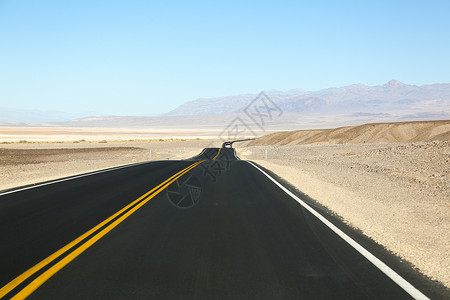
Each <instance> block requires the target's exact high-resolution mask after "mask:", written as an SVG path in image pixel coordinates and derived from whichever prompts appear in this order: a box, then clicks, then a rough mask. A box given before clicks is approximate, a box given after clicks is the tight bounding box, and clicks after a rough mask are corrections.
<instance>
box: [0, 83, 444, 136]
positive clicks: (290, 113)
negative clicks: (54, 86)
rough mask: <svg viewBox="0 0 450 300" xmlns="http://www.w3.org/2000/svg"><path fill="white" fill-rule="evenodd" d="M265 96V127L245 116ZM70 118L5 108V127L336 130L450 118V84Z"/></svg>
mask: <svg viewBox="0 0 450 300" xmlns="http://www.w3.org/2000/svg"><path fill="white" fill-rule="evenodd" d="M261 95H262V96H263V98H265V99H266V100H267V101H270V102H272V104H273V105H275V107H276V110H277V112H276V113H277V116H278V118H273V119H272V118H271V119H267V118H266V123H265V124H264V128H263V129H262V128H261V126H259V125H258V124H256V123H255V122H256V121H257V120H255V119H252V118H251V116H250V115H249V114H245V110H246V107H249V105H250V106H251V105H254V106H255V107H256V109H258V107H259V108H261V104H262V103H261V102H258V101H255V102H252V101H253V100H255V99H256V98H257V97H258V96H260V97H261ZM266 96H267V98H266ZM258 99H260V98H258ZM267 101H266V102H267ZM253 108H254V107H253ZM247 112H248V111H247ZM71 116H73V115H71V114H64V113H60V112H54V113H52V112H33V111H20V110H11V109H10V110H8V109H4V108H3V109H2V108H1V107H0V126H68V127H122V128H129V127H135V128H137V127H142V128H155V129H156V128H158V129H164V128H172V129H176V128H178V129H188V128H203V129H208V130H209V129H214V128H216V129H220V128H225V127H226V126H227V124H230V123H231V122H233V120H234V119H235V118H236V117H237V116H239V118H241V119H242V120H243V121H244V122H246V123H247V124H249V123H253V124H254V125H256V127H259V129H262V130H263V131H265V130H290V129H299V128H301V129H309V128H332V127H335V126H347V125H358V124H364V123H369V122H396V121H419V120H445V119H450V83H443V84H430V85H421V86H416V85H407V84H404V83H401V82H399V81H396V80H391V81H389V82H388V83H386V84H384V85H377V86H367V85H363V84H353V85H349V86H344V87H340V88H327V89H322V90H319V91H315V92H308V91H305V90H302V89H293V90H288V91H277V90H269V91H266V92H264V94H243V95H235V96H225V97H217V98H201V99H197V100H194V101H189V102H186V103H184V104H182V105H180V106H179V107H178V108H176V109H175V110H173V111H171V112H168V113H166V114H164V115H160V116H140V117H137V116H98V115H93V116H90V117H82V118H80V117H79V116H77V118H70V117H71ZM199 116H201V117H199ZM280 116H281V117H280ZM13 122H15V123H13ZM24 122H27V123H24ZM30 122H31V123H30ZM32 122H34V123H32ZM36 122H40V123H36Z"/></svg>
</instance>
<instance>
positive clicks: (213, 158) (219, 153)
mask: <svg viewBox="0 0 450 300" xmlns="http://www.w3.org/2000/svg"><path fill="white" fill-rule="evenodd" d="M220 150H222V148H219V152H217V154H216V156H214V158H213V160H216V158H217V156H219V154H220Z"/></svg>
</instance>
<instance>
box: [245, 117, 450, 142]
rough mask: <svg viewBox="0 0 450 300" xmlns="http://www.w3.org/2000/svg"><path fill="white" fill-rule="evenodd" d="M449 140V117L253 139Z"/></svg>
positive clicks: (335, 140)
mask: <svg viewBox="0 0 450 300" xmlns="http://www.w3.org/2000/svg"><path fill="white" fill-rule="evenodd" d="M449 140H450V120H444V121H419V122H401V123H376V124H364V125H360V126H348V127H340V128H336V129H319V130H297V131H287V132H277V133H272V134H268V135H265V136H263V137H260V138H258V139H256V140H255V141H253V142H251V143H250V144H249V146H259V145H306V144H345V143H393V142H400V143H406V142H430V141H449Z"/></svg>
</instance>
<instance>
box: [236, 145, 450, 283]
mask: <svg viewBox="0 0 450 300" xmlns="http://www.w3.org/2000/svg"><path fill="white" fill-rule="evenodd" d="M264 150H268V161H266V160H264V156H265V155H264V154H265V152H264ZM237 153H238V155H239V157H240V158H241V159H249V160H253V161H255V162H257V163H259V164H260V165H262V166H263V167H265V168H267V169H269V170H271V171H273V172H274V173H276V174H277V175H279V176H280V177H282V178H284V179H286V180H287V181H288V182H290V183H291V184H292V185H294V186H295V187H297V188H298V190H300V191H302V192H304V193H305V194H307V195H309V196H310V197H311V198H313V199H315V200H317V201H318V202H320V203H321V204H323V205H325V206H326V207H328V208H329V209H330V210H332V211H334V212H336V213H337V214H338V215H340V216H341V217H343V219H344V220H345V221H346V222H347V223H348V224H350V225H351V226H353V227H355V228H358V229H360V230H362V231H363V232H364V233H365V234H366V235H367V236H369V237H371V238H372V239H374V240H375V241H376V242H378V243H379V244H381V245H384V246H385V247H386V248H387V249H388V250H390V251H392V252H394V253H396V254H398V255H399V256H401V257H402V258H404V259H406V260H408V261H409V262H411V263H412V264H413V265H415V266H416V267H417V268H418V269H419V270H420V271H421V272H423V273H424V274H426V275H428V276H429V277H431V278H433V279H436V280H439V281H441V282H442V283H444V284H445V285H446V286H447V287H449V286H450V238H449V232H450V210H449V199H450V181H449V176H450V169H449V166H450V164H449V159H450V143H449V142H437V143H412V144H351V145H350V144H347V145H309V146H307V145H305V146H257V147H242V148H238V149H237Z"/></svg>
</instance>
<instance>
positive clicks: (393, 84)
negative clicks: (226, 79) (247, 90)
mask: <svg viewBox="0 0 450 300" xmlns="http://www.w3.org/2000/svg"><path fill="white" fill-rule="evenodd" d="M266 94H267V95H268V96H269V97H270V98H271V99H272V100H273V101H274V102H275V103H276V104H277V105H278V106H279V107H280V108H281V110H283V111H285V112H289V113H331V112H332V113H339V112H342V113H343V112H346V113H356V112H374V111H375V112H378V113H384V112H393V111H405V110H420V109H421V108H424V109H428V110H429V109H432V110H433V111H439V110H441V109H446V110H448V108H449V107H450V84H448V83H446V84H432V85H422V86H416V85H407V84H404V83H401V82H400V81H397V80H391V81H389V82H388V83H386V84H384V85H378V86H366V85H363V84H353V85H350V86H344V87H340V88H328V89H323V90H320V91H316V92H307V91H304V90H301V89H295V90H289V91H286V92H281V91H276V90H270V91H267V92H266ZM256 96H257V95H256V94H245V95H236V96H228V97H218V98H202V99H197V100H194V101H190V102H187V103H185V104H183V105H181V106H179V107H178V108H176V109H175V110H173V111H171V112H169V113H168V114H167V115H168V116H177V115H178V116H181V115H212V114H224V113H239V112H241V111H242V110H243V109H244V108H245V107H246V106H247V105H248V103H250V102H251V101H252V100H253V99H255V97H256Z"/></svg>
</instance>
